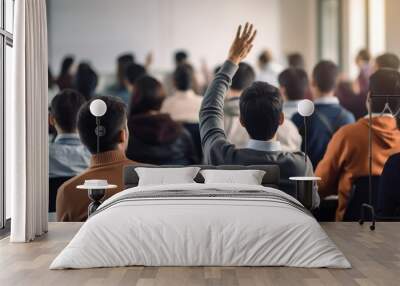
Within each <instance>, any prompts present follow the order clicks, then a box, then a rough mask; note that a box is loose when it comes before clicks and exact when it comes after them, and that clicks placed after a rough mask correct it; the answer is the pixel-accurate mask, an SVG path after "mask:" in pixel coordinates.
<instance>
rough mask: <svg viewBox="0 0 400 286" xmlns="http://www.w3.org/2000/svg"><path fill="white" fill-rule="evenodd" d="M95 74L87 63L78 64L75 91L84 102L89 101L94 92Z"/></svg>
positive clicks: (96, 79)
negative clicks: (84, 99) (82, 97)
mask: <svg viewBox="0 0 400 286" xmlns="http://www.w3.org/2000/svg"><path fill="white" fill-rule="evenodd" d="M97 81H98V77H97V73H96V72H95V71H94V70H93V68H92V67H91V66H90V64H88V63H80V64H79V66H78V69H77V71H76V75H75V89H76V90H78V91H79V92H80V93H81V94H82V95H83V96H84V97H85V98H86V100H89V99H90V98H91V97H92V96H93V95H94V92H95V91H96V87H97Z"/></svg>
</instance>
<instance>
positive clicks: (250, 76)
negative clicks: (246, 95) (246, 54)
mask: <svg viewBox="0 0 400 286" xmlns="http://www.w3.org/2000/svg"><path fill="white" fill-rule="evenodd" d="M255 78H256V74H255V72H254V70H253V68H252V67H251V65H249V64H246V63H240V64H239V68H238V70H237V72H236V74H235V75H234V76H233V78H232V85H231V89H234V90H240V91H241V90H244V89H245V88H248V87H249V86H250V85H251V84H252V83H253V81H254V80H255Z"/></svg>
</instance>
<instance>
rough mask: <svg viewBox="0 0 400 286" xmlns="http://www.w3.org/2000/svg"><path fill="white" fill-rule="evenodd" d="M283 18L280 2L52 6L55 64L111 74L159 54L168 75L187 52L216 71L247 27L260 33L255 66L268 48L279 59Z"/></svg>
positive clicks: (70, 1) (68, 2) (53, 1)
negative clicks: (75, 60) (130, 60)
mask: <svg viewBox="0 0 400 286" xmlns="http://www.w3.org/2000/svg"><path fill="white" fill-rule="evenodd" d="M292 1H293V0H292ZM301 1H309V0H301ZM295 2H299V1H297V0H296V1H295ZM280 17H281V14H280V6H279V0H218V1H214V0H190V1H187V0H146V1H144V0H134V1H133V0H118V1H110V0H49V46H50V64H51V66H52V68H53V71H54V72H58V70H59V63H60V60H61V58H62V57H63V56H64V55H66V54H75V55H77V57H79V58H80V59H87V60H89V61H91V62H92V63H93V64H94V65H95V67H96V68H97V70H98V71H100V72H102V73H109V72H113V71H114V61H115V58H116V56H117V55H118V54H120V53H122V52H126V51H133V52H134V53H135V54H136V56H137V58H138V60H139V61H141V60H143V59H144V57H145V55H146V53H147V52H148V51H153V53H154V56H155V62H154V65H155V69H166V68H169V67H170V66H171V64H172V54H173V52H174V51H175V50H176V49H179V48H183V49H186V50H188V51H189V52H190V55H191V58H192V61H193V62H194V64H197V65H199V63H200V60H201V59H202V58H206V59H207V60H208V64H209V65H210V67H213V66H214V65H217V64H219V63H221V61H222V60H223V59H225V57H226V53H227V50H228V48H229V44H230V41H231V39H232V37H233V35H234V33H235V29H236V25H237V24H239V23H243V22H245V21H251V22H253V23H254V24H255V25H256V26H257V28H258V32H259V33H258V37H257V42H256V47H255V49H254V51H253V53H252V56H251V57H250V59H249V60H250V61H254V59H255V58H256V55H257V52H258V51H260V49H262V48H265V47H268V48H271V49H272V50H273V51H274V52H275V54H277V55H278V57H279V56H281V55H280V51H281V40H280Z"/></svg>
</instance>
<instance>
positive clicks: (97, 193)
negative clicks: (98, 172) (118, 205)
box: [77, 99, 117, 216]
mask: <svg viewBox="0 0 400 286" xmlns="http://www.w3.org/2000/svg"><path fill="white" fill-rule="evenodd" d="M89 110H90V113H91V114H92V115H93V116H94V117H96V128H95V130H94V133H95V134H96V136H97V146H96V151H97V152H96V153H97V154H99V153H100V137H102V136H104V135H106V131H107V130H106V129H105V127H104V126H102V125H101V124H100V118H101V117H102V116H103V115H104V114H106V112H107V104H106V103H105V102H104V101H103V100H101V99H95V100H93V101H92V103H91V104H90V106H89ZM116 187H117V186H116V185H110V184H108V182H107V180H85V183H84V184H83V185H80V186H77V189H79V190H87V192H88V196H89V198H90V200H91V203H90V205H89V207H88V216H90V215H91V214H93V213H94V212H95V211H96V210H97V208H98V207H99V206H100V205H101V200H102V199H103V198H104V196H105V194H106V190H107V189H114V188H116Z"/></svg>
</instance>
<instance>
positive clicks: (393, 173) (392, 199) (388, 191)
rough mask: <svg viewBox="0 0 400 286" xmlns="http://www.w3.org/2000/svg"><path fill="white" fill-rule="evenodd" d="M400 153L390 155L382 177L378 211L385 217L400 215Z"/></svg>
mask: <svg viewBox="0 0 400 286" xmlns="http://www.w3.org/2000/svg"><path fill="white" fill-rule="evenodd" d="M399 170H400V153H396V154H394V155H392V156H390V157H389V159H388V160H387V162H386V163H385V166H384V167H383V172H382V175H381V179H380V185H379V191H378V207H377V213H378V215H380V216H383V217H397V218H399V217H400V192H399V186H400V176H399Z"/></svg>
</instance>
